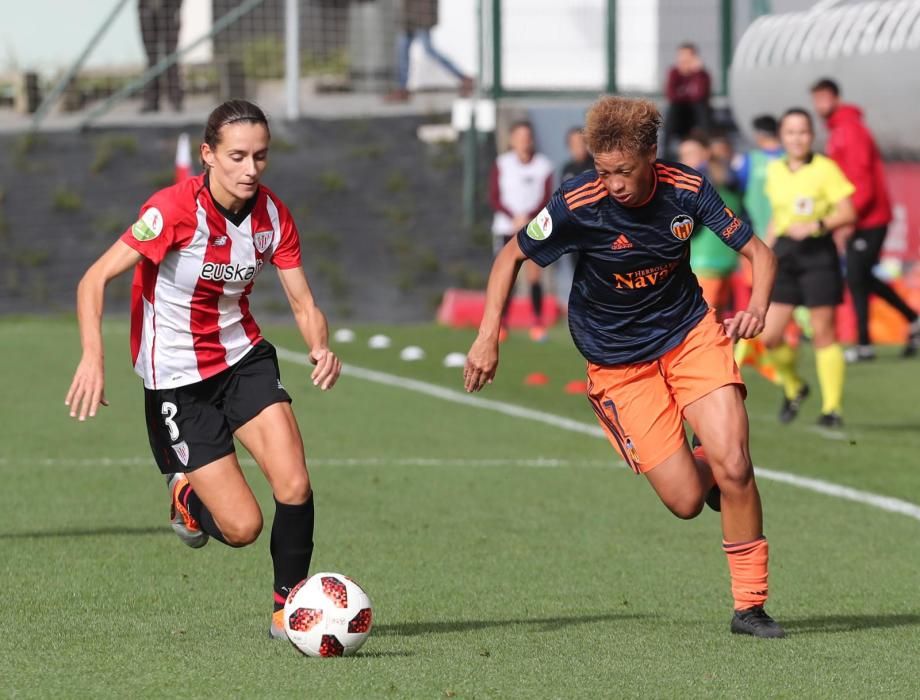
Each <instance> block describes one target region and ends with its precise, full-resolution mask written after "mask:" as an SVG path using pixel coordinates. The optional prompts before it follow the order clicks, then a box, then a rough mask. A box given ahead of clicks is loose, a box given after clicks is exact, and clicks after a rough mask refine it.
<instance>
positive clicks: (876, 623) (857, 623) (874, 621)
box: [780, 613, 920, 635]
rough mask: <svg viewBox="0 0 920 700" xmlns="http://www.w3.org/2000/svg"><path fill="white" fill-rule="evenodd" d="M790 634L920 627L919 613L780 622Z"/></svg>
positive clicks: (823, 617) (825, 616) (817, 618)
mask: <svg viewBox="0 0 920 700" xmlns="http://www.w3.org/2000/svg"><path fill="white" fill-rule="evenodd" d="M780 622H781V623H782V625H783V627H785V628H786V630H787V631H788V632H789V633H790V634H796V635H799V634H840V633H842V632H858V631H860V630H873V629H875V630H880V629H890V628H892V627H916V626H920V615H918V614H917V613H893V614H890V615H815V616H813V617H802V618H799V619H797V620H780Z"/></svg>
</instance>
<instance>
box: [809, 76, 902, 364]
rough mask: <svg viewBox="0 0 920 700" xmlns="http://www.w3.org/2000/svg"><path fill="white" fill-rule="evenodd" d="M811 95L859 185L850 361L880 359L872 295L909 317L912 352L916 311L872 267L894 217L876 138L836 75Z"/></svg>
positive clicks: (840, 159)
mask: <svg viewBox="0 0 920 700" xmlns="http://www.w3.org/2000/svg"><path fill="white" fill-rule="evenodd" d="M811 97H812V102H813V104H814V107H815V112H817V113H818V115H819V116H820V117H821V118H822V119H824V120H825V123H826V124H827V130H828V139H827V149H826V150H827V155H828V156H829V157H830V158H831V159H833V160H834V161H835V162H836V163H837V165H839V166H840V169H841V170H843V172H844V174H845V175H846V176H847V179H848V180H849V181H850V182H852V183H853V185H854V186H855V187H856V191H855V192H854V193H853V205H854V206H855V207H856V216H857V220H856V231H855V233H854V234H853V235H852V236H851V237H850V238H849V240H848V241H847V244H846V273H847V284H848V285H849V287H850V293H851V294H852V295H853V306H854V308H855V310H856V320H857V324H858V333H859V340H858V342H859V344H858V345H857V346H856V347H855V348H851V349H850V350H849V351H848V352H847V359H848V360H849V361H850V362H860V361H863V360H874V359H875V351H874V350H873V349H872V340H871V338H870V337H869V295H870V294H875V295H877V296H879V297H881V298H882V299H884V300H885V301H886V302H888V303H889V304H890V305H891V306H892V307H894V308H895V309H897V310H898V311H899V312H900V313H901V314H902V315H903V316H904V318H905V319H907V322H908V323H909V324H910V326H909V329H908V338H907V344H906V345H905V347H904V352H903V355H904V356H905V357H911V356H913V355H916V354H917V350H918V348H920V320H918V317H917V312H916V311H914V310H913V309H912V308H911V307H910V306H908V305H907V303H906V302H905V301H904V300H903V299H902V298H901V297H900V296H899V295H898V293H897V292H896V291H895V290H894V289H892V288H891V287H890V286H889V285H888V284H886V283H885V282H884V281H882V280H880V279H879V278H878V277H876V276H875V273H874V272H873V268H874V267H875V265H876V264H877V263H878V259H879V255H880V253H881V251H882V244H883V243H884V242H885V234H886V233H887V232H888V224H889V223H890V222H891V219H892V213H891V201H890V200H889V198H888V189H887V187H886V184H885V170H884V166H883V164H882V158H881V156H880V155H879V150H878V147H877V146H876V144H875V139H873V138H872V134H871V132H870V131H869V129H868V128H867V127H866V125H865V124H864V123H863V120H862V112H861V111H860V110H859V108H858V107H855V106H853V105H849V104H844V103H843V102H841V100H840V88H839V86H838V85H837V83H836V82H834V81H833V80H831V79H829V78H822V79H821V80H819V81H818V82H817V83H815V84H814V85H813V86H812V88H811Z"/></svg>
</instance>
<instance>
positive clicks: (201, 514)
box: [179, 486, 227, 544]
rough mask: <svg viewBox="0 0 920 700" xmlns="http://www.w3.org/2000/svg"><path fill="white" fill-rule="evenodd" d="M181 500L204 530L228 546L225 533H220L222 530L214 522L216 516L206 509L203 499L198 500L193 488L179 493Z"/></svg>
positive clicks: (184, 489)
mask: <svg viewBox="0 0 920 700" xmlns="http://www.w3.org/2000/svg"><path fill="white" fill-rule="evenodd" d="M183 499H185V500H183ZM179 500H180V501H183V502H184V503H185V505H186V508H188V512H189V513H190V514H191V516H192V517H193V518H195V520H197V521H198V524H199V525H200V526H201V529H202V530H204V531H205V532H206V533H208V534H209V535H210V536H211V537H213V538H214V539H215V540H217V541H218V542H223V543H224V544H227V540H226V539H224V533H222V532H221V531H220V528H219V527H217V523H215V522H214V516H213V515H211V511H209V510H208V509H207V508H206V507H205V505H204V503H202V502H201V499H200V498H198V494H197V493H195V491H194V489H192V487H191V486H185V487H184V488H183V490H182V492H180V493H179Z"/></svg>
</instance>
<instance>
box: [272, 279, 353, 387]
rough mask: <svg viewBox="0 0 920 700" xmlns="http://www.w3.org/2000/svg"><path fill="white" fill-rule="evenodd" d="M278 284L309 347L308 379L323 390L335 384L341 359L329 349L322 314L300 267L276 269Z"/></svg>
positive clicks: (339, 370) (327, 333)
mask: <svg viewBox="0 0 920 700" xmlns="http://www.w3.org/2000/svg"><path fill="white" fill-rule="evenodd" d="M278 277H279V278H280V279H281V286H282V287H284V293H285V294H286V295H287V298H288V303H289V304H290V305H291V311H292V312H293V313H294V319H295V320H296V321H297V327H298V328H299V329H300V334H301V335H302V336H303V339H304V341H305V342H306V343H307V347H309V348H310V362H312V363H313V364H314V365H316V367H314V369H313V372H312V374H310V379H311V380H312V381H313V386H318V387H319V388H320V389H322V390H323V391H327V390H328V389H331V388H332V387H334V386H335V383H336V381H337V380H338V378H339V374H341V372H342V362H341V361H340V360H339V358H338V357H336V356H335V353H334V352H332V350H330V349H329V324H328V323H327V322H326V315H325V314H324V313H323V312H322V311H321V310H320V308H319V307H318V306H317V305H316V300H315V299H314V298H313V292H312V290H311V289H310V284H309V282H307V276H306V275H305V274H304V272H303V268H300V267H293V268H289V269H286V270H285V269H281V268H279V269H278Z"/></svg>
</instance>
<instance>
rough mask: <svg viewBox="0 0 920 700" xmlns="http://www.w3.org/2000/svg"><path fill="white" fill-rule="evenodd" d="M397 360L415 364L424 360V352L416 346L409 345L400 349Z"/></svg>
mask: <svg viewBox="0 0 920 700" xmlns="http://www.w3.org/2000/svg"><path fill="white" fill-rule="evenodd" d="M399 359H400V360H405V361H406V362H415V361H417V360H423V359H425V351H424V350H422V349H421V348H420V347H419V346H418V345H409V346H408V347H405V348H403V349H402V352H400V353H399Z"/></svg>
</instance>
